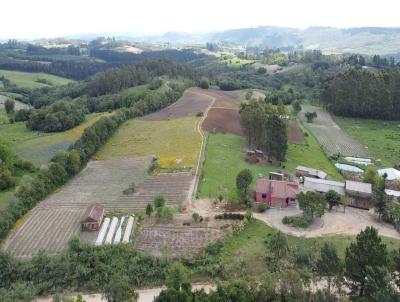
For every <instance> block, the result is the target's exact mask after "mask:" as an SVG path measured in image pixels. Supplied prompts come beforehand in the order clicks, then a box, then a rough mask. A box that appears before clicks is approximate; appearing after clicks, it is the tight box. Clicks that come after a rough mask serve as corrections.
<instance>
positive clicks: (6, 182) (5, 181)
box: [0, 162, 15, 191]
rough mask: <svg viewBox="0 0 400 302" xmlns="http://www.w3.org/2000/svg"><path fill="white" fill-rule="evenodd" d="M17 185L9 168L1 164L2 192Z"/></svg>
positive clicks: (0, 181) (0, 183)
mask: <svg viewBox="0 0 400 302" xmlns="http://www.w3.org/2000/svg"><path fill="white" fill-rule="evenodd" d="M14 185H15V179H14V177H13V176H12V174H11V172H10V170H8V168H7V166H6V165H5V164H4V163H3V162H0V191H3V190H7V189H9V188H11V187H13V186H14Z"/></svg>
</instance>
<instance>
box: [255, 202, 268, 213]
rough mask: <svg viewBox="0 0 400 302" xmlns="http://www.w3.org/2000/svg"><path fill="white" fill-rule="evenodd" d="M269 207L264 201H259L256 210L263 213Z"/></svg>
mask: <svg viewBox="0 0 400 302" xmlns="http://www.w3.org/2000/svg"><path fill="white" fill-rule="evenodd" d="M268 209H269V206H268V205H267V204H265V203H260V204H259V205H258V206H257V211H258V212H259V213H264V212H265V211H267V210H268Z"/></svg>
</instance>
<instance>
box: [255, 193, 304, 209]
mask: <svg viewBox="0 0 400 302" xmlns="http://www.w3.org/2000/svg"><path fill="white" fill-rule="evenodd" d="M256 202H261V203H266V204H268V205H269V206H270V207H272V208H275V207H277V208H278V207H279V208H287V207H288V206H290V205H291V204H293V202H296V200H291V201H289V203H288V204H287V203H286V199H285V198H272V197H271V194H266V197H265V198H263V197H262V193H260V192H256Z"/></svg>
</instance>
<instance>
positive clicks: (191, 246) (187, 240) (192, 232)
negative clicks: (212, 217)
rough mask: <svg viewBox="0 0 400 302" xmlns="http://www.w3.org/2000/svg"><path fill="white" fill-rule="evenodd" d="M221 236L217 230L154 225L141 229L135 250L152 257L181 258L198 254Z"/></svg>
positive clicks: (220, 232)
mask: <svg viewBox="0 0 400 302" xmlns="http://www.w3.org/2000/svg"><path fill="white" fill-rule="evenodd" d="M222 236H223V233H222V231H221V230H220V229H218V228H208V227H190V226H187V227H179V226H165V225H159V226H158V225H155V226H148V227H143V228H141V230H140V232H139V235H138V238H137V240H136V248H137V249H138V250H140V251H143V252H145V253H146V254H151V255H153V256H164V257H169V258H181V257H185V256H189V255H192V254H196V253H199V252H200V251H201V250H203V249H204V248H205V247H207V246H208V245H209V244H210V243H212V242H214V241H216V240H218V239H220V238H222Z"/></svg>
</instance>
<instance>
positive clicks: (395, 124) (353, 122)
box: [334, 117, 400, 167]
mask: <svg viewBox="0 0 400 302" xmlns="http://www.w3.org/2000/svg"><path fill="white" fill-rule="evenodd" d="M334 120H335V122H336V123H337V124H338V125H339V126H340V128H342V129H343V131H345V132H346V133H347V134H349V135H350V136H351V137H353V138H354V139H355V140H357V141H358V142H359V143H361V144H363V145H365V146H368V148H369V151H370V154H371V155H372V156H373V157H374V158H379V159H381V160H382V165H384V166H389V167H390V166H393V165H394V164H397V163H399V160H400V121H379V120H369V119H357V118H343V117H334Z"/></svg>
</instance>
